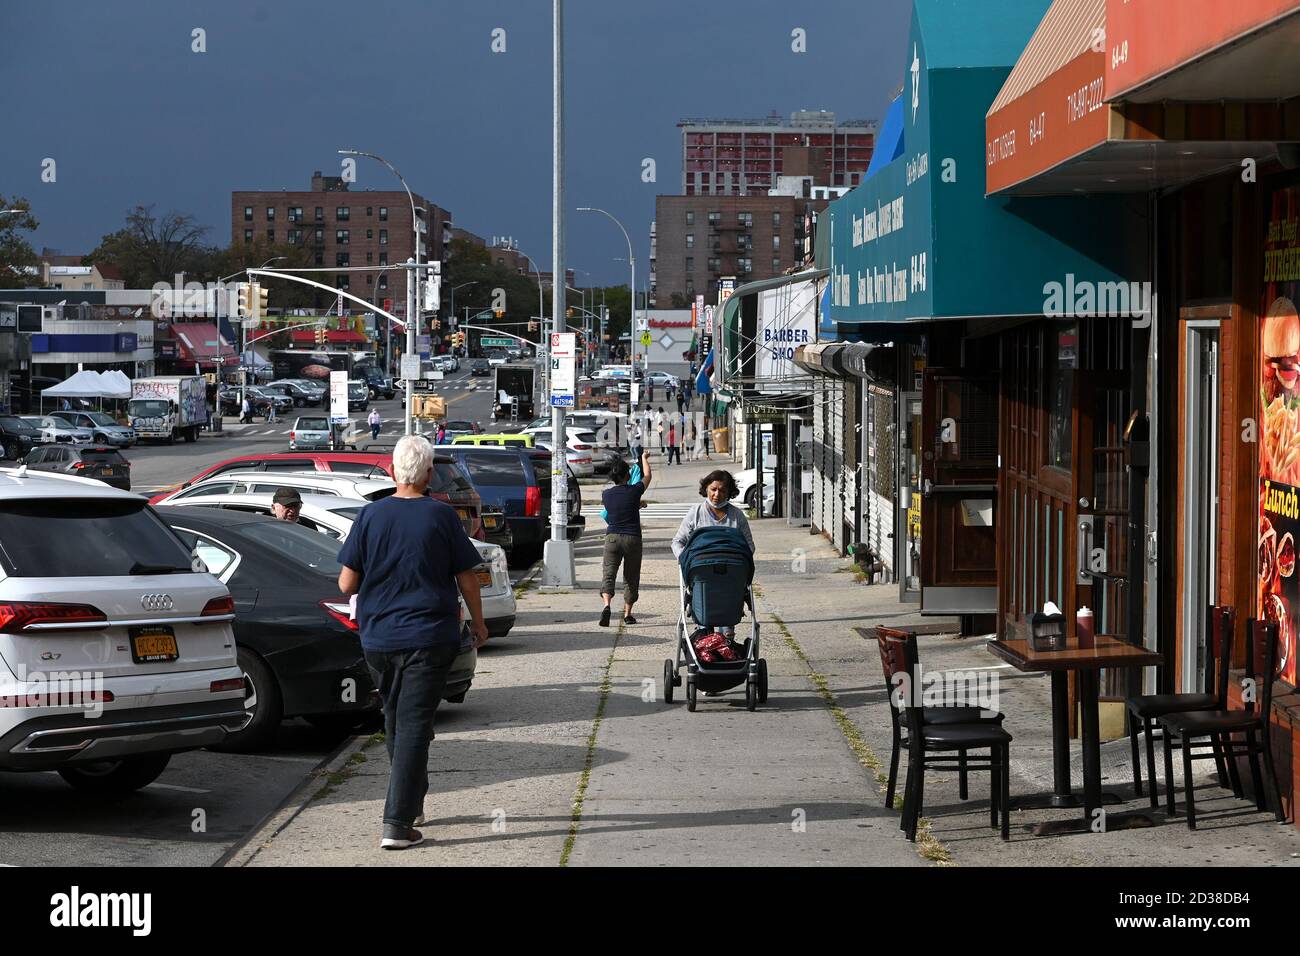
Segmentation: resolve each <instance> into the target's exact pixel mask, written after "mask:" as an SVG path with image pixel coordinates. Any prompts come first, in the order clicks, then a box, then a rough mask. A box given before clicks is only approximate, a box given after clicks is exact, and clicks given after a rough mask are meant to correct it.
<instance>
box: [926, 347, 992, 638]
mask: <svg viewBox="0 0 1300 956" xmlns="http://www.w3.org/2000/svg"><path fill="white" fill-rule="evenodd" d="M921 401H922V408H921V434H922V435H923V436H924V442H925V444H924V446H923V451H922V455H921V528H922V535H923V542H924V543H923V546H922V548H921V613H923V614H953V615H963V616H966V615H984V614H995V613H996V612H997V548H996V543H997V510H998V487H997V480H998V377H997V375H996V374H993V375H972V374H970V373H969V372H963V371H962V370H960V369H935V368H927V369H926V370H925V374H924V380H923V383H922V399H921Z"/></svg>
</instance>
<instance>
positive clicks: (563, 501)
mask: <svg viewBox="0 0 1300 956" xmlns="http://www.w3.org/2000/svg"><path fill="white" fill-rule="evenodd" d="M551 9H552V21H553V30H554V36H553V41H552V43H553V51H554V52H553V56H554V75H553V86H552V104H553V105H552V127H551V153H552V164H551V165H552V170H551V175H552V179H551V218H552V222H551V269H552V272H551V276H552V281H551V332H552V334H556V333H559V332H562V331H563V330H564V291H565V290H564V0H551ZM548 351H549V350H548ZM548 364H549V357H548ZM547 398H548V399H549V398H550V396H549V395H548V396H547ZM551 437H552V438H553V439H554V440H553V441H552V442H551V540H549V541H547V542H546V547H545V551H544V553H543V578H542V582H543V584H544V585H545V586H548V587H565V588H571V587H573V585H574V583H575V575H574V568H573V542H571V541H570V540H569V536H568V529H569V482H568V475H569V470H568V466H567V464H566V455H565V450H566V447H567V445H568V438H567V435H566V434H565V412H564V409H563V408H561V407H559V406H556V405H555V404H554V403H553V402H552V404H551Z"/></svg>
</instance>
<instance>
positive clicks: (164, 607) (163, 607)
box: [140, 594, 176, 611]
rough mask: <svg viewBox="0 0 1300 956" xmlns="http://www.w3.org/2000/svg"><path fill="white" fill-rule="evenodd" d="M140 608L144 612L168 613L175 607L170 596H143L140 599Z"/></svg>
mask: <svg viewBox="0 0 1300 956" xmlns="http://www.w3.org/2000/svg"><path fill="white" fill-rule="evenodd" d="M140 606H141V607H142V608H144V609H145V610H146V611H170V610H171V609H172V608H173V607H175V606H176V605H175V603H174V602H173V601H172V596H171V595H170V594H145V595H142V596H141V598H140Z"/></svg>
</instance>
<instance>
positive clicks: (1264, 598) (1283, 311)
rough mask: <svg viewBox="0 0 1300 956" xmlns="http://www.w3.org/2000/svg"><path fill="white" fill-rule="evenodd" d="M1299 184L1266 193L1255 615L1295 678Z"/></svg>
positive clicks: (1281, 667) (1299, 507) (1287, 677)
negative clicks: (1271, 631) (1273, 629)
mask: <svg viewBox="0 0 1300 956" xmlns="http://www.w3.org/2000/svg"><path fill="white" fill-rule="evenodd" d="M1297 227H1300V189H1296V188H1290V189H1282V190H1278V191H1277V192H1275V193H1274V194H1273V197H1272V209H1271V215H1270V216H1269V223H1268V234H1267V237H1266V239H1265V245H1264V277H1263V278H1264V299H1263V309H1262V312H1261V314H1262V315H1263V319H1262V321H1261V322H1260V349H1259V355H1260V374H1259V384H1260V390H1259V394H1260V405H1261V416H1260V428H1259V431H1260V434H1259V542H1258V560H1257V570H1258V574H1257V577H1258V584H1259V592H1258V616H1259V617H1260V618H1262V619H1264V620H1267V621H1272V622H1274V623H1276V624H1277V625H1278V672H1279V676H1281V678H1282V679H1283V680H1284V681H1286V682H1287V683H1289V684H1291V685H1292V686H1295V682H1296V631H1297V623H1300V575H1297V574H1296V542H1297V539H1300V315H1297V312H1296V302H1297V301H1300V242H1297Z"/></svg>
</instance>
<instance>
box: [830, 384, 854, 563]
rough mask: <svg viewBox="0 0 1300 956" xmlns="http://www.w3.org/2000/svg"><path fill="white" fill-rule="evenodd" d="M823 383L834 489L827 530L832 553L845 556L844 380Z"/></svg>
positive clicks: (846, 543)
mask: <svg viewBox="0 0 1300 956" xmlns="http://www.w3.org/2000/svg"><path fill="white" fill-rule="evenodd" d="M826 381H827V389H826V399H827V401H826V412H827V420H826V447H827V448H828V449H829V451H830V460H829V462H828V465H829V467H830V472H829V473H830V475H831V479H832V488H833V490H832V492H831V513H830V515H829V518H830V527H829V530H830V532H831V543H832V544H833V545H834V546H835V550H836V551H838V552H839V553H840V554H844V553H845V548H846V547H847V546H848V542H847V541H846V540H845V537H844V513H845V508H844V499H845V495H846V494H848V488H849V482H848V480H847V475H846V472H847V470H848V469H847V468H845V467H844V380H843V379H842V378H837V377H827V380H826Z"/></svg>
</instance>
